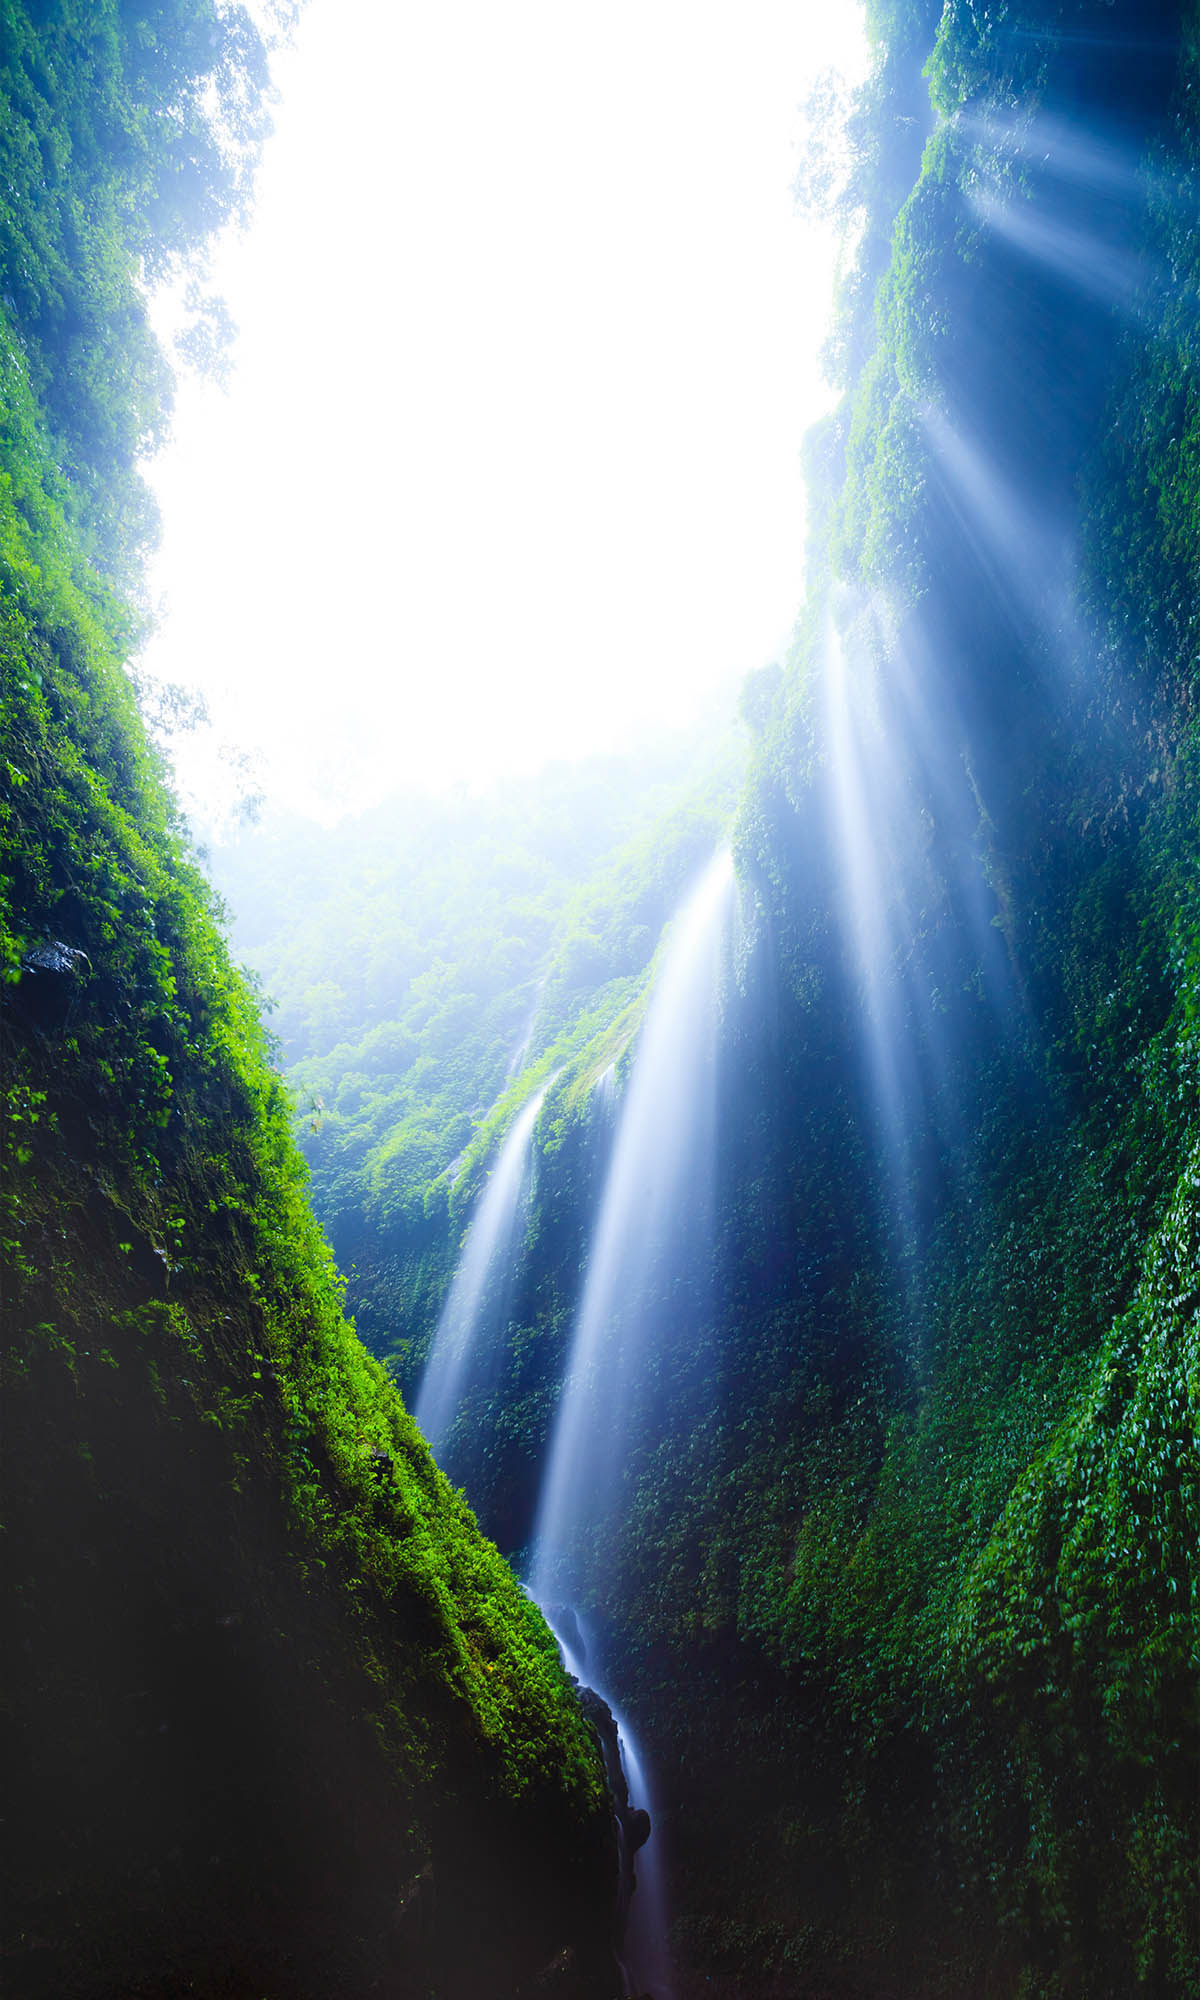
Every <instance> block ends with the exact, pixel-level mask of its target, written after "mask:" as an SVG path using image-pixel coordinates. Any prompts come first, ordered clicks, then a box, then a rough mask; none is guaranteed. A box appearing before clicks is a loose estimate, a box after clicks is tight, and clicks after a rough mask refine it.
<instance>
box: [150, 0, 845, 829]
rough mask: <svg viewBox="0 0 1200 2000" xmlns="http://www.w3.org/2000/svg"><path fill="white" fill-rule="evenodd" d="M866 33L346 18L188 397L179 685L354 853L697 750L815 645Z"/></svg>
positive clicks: (787, 23) (550, 6)
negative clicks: (565, 762)
mask: <svg viewBox="0 0 1200 2000" xmlns="http://www.w3.org/2000/svg"><path fill="white" fill-rule="evenodd" d="M863 60H864V58H863V52H862V45H861V27H860V22H859V17H858V12H857V9H856V7H855V6H854V5H853V4H852V0H824V4H818V0H721V4H713V3H712V0H710V4H704V0H686V4H685V0H606V4H605V5H604V6H598V5H594V4H593V5H591V6H587V7H585V6H584V5H583V4H582V0H506V4H504V5H502V6H501V5H497V4H496V0H400V3H399V4H397V0H310V4H309V6H308V8H307V11H306V13H305V15H304V16H303V18H302V21H301V25H300V28H299V30H298V33H297V38H296V43H295V46H294V47H293V48H292V49H290V50H289V51H287V52H286V53H285V54H284V55H283V56H282V57H281V58H280V61H279V64H278V67H277V77H278V82H279V84H280V87H281V91H282V100H281V102H280V104H279V106H278V107H277V113H276V132H275V137H274V139H273V140H272V141H271V143H270V145H269V147H268V151H267V155H266V158H265V160H264V163H263V169H262V173H261V177H260V183H259V196H258V203H257V210H256V215H255V219H254V223H253V226H252V228H251V230H250V232H249V234H248V235H247V236H246V237H244V238H243V239H241V240H239V241H234V242H231V243H229V244H228V245H226V246H225V247H224V248H223V250H222V253H221V256H220V258H219V260H218V264H217V283H218V286H219V289H221V290H222V291H223V293H224V295H225V297H226V298H227V300H228V302H229V304H230V306H231V308H232V311H233V314H234V317H235V319H236V320H237V322H238V324H239V327H240V329H241V333H240V338H239V341H238V344H237V348H236V350H235V358H236V372H235V376H234V380H233V384H232V387H231V389H230V391H229V392H228V393H227V394H223V393H222V392H221V391H220V390H218V389H216V388H213V387H212V386H210V385H204V384H201V383H197V382H196V381H194V380H189V381H185V382H184V383H182V384H181V388H180V394H179V401H178V409H177V418H176V425H175V441H174V444H173V446H172V447H171V448H170V449H169V450H168V451H167V452H166V453H164V454H163V456H162V457H161V458H160V459H159V460H158V461H157V462H156V464H155V465H154V466H153V468H152V469H151V470H152V478H153V482H154V485H155V487H156V490H157V492H158V496H159V500H160V504H161V507H162V511H163V517H164V534H163V543H162V549H161V553H160V556H159V558H158V560H157V562H156V564H155V567H154V570H153V572H152V576H151V588H152V590H153V592H154V593H155V595H156V596H158V597H160V598H161V599H162V600H163V601H164V608H165V618H164V622H163V625H162V629H161V631H160V634H159V636H158V637H157V638H156V640H155V641H154V643H153V645H152V647H151V649H150V652H149V654H148V659H147V664H148V665H149V666H150V667H151V668H152V670H153V671H154V672H156V673H159V674H162V675H164V676H165V677H166V678H168V679H172V680H179V681H183V682H185V683H187V684H189V685H194V686H198V687H200V688H202V689H203V690H204V692H205V693H206V695H207V698H208V702H209V707H210V710H211V713H212V716H213V721H214V725H215V730H214V732H212V733H211V734H202V735H201V736H200V737H198V738H197V739H195V740H194V741H193V742H191V743H190V744H189V743H186V742H185V743H184V744H183V745H182V746H181V749H180V752H179V755H178V762H179V765H180V774H181V779H182V781H183V784H184V789H185V792H186V791H187V790H189V789H190V790H192V791H194V792H198V793H199V794H201V795H202V796H208V795H210V794H211V793H212V792H213V791H214V788H218V786H219V781H218V780H217V779H216V777H215V776H214V775H213V774H214V771H215V769H216V768H217V767H216V766H215V764H214V762H213V757H214V749H215V745H216V742H217V740H218V739H221V740H224V741H226V742H232V743H234V744H236V745H238V746H239V747H240V748H242V749H245V750H249V751H251V752H261V753H262V757H263V763H262V770H261V777H262V780H263V781H264V783H265V785H266V789H267V790H268V793H269V794H270V795H271V797H272V798H274V799H276V800H277V801H279V802H280V803H283V804H287V805H290V806H293V807H295V808H297V809H300V810H307V811H316V812H318V813H319V814H321V816H331V815H332V814H336V812H337V811H338V810H339V809H341V808H344V807H345V806H346V805H363V804H366V803H369V802H370V801H373V800H375V799H377V798H379V797H382V796H384V795H385V794H386V793H388V792H390V791H395V790H398V789H402V788H403V789H408V788H412V787H414V786H415V787H425V788H434V789H442V788H445V787H450V786H455V785H459V784H467V785H469V786H476V785H481V784H486V783H487V782H488V781H489V779H491V778H493V777H495V776H498V775H502V774H509V773H513V772H519V771H522V770H529V769H533V768H536V767H537V766H539V765H540V764H542V763H544V762H546V761H547V760H549V759H552V758H556V757H561V756H570V755H572V754H582V753H586V752H588V751H591V750H595V749H602V748H608V747H612V746H614V745H616V744H618V743H620V742H623V741H626V740H629V739H630V738H631V737H633V736H635V735H639V734H640V735H645V733H646V732H647V730H649V729H653V728H657V727H662V726H663V725H664V724H672V723H675V722H676V721H685V720H688V719H690V718H691V717H692V716H693V715H695V714H696V713H697V712H698V711H699V710H700V709H701V708H702V707H704V706H706V705H707V704H708V703H709V702H711V700H712V694H713V690H714V688H716V687H718V686H719V685H721V684H723V683H726V684H727V683H728V682H729V681H730V679H731V677H734V676H736V677H737V678H739V679H740V677H741V675H742V674H744V673H745V672H747V671H748V670H749V669H751V668H753V667H756V666H760V665H761V664H763V662H764V661H766V660H768V659H770V658H772V657H774V656H775V655H776V654H777V653H778V652H779V650H780V648H781V647H782V645H783V644H784V643H785V641H786V638H787V635H788V633H789V631H790V628H791V625H792V622H793V620H794V617H795V614H796V611H797V609H798V608H799V604H800V600H801V595H802V590H803V577H802V544H803V496H802V486H801V479H800V466H799V447H800V441H801V438H802V435H803V432H804V430H805V428H806V427H807V425H808V424H809V423H810V422H812V420H813V419H814V417H815V416H817V415H819V414H820V412H821V411H822V410H823V409H824V408H827V407H828V403H829V396H828V392H827V391H826V390H825V389H824V387H823V385H822V383H821V380H820V375H819V368H818V363H817V352H818V349H819V346H820V343H821V340H822V339H823V337H824V332H825V327H826V320H827V314H828V307H829V293H830V284H831V271H832V249H831V246H830V245H829V244H828V243H827V242H826V241H823V240H822V239H821V238H820V237H819V236H818V235H817V234H816V233H815V232H814V231H813V230H811V229H810V228H809V227H808V226H807V225H806V224H805V223H804V222H802V221H801V220H800V219H799V218H798V217H797V215H796V214H795V212H794V207H793V199H792V193H791V187H792V182H793V180H794V178H795V174H796V170H797V145H798V141H799V138H800V132H801V119H800V115H799V108H798V107H799V105H800V103H801V101H802V99H803V98H804V97H805V95H806V93H807V91H808V89H809V86H810V84H811V82H812V80H813V78H814V77H815V76H816V74H817V73H818V72H820V71H821V70H823V69H825V68H827V67H829V66H830V65H836V66H838V67H840V68H842V69H843V70H845V71H847V72H848V73H850V74H856V73H857V72H858V70H859V69H860V67H861V65H862V62H863Z"/></svg>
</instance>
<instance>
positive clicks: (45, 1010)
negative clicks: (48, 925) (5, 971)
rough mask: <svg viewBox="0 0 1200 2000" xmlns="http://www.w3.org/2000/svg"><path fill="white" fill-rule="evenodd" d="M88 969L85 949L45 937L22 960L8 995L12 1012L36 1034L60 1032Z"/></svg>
mask: <svg viewBox="0 0 1200 2000" xmlns="http://www.w3.org/2000/svg"><path fill="white" fill-rule="evenodd" d="M91 969H92V961H91V959H90V958H89V957H88V955H87V953H86V951H80V950H78V949H77V947H76V946H75V945H71V944H64V943H63V942H62V940H61V939H59V938H47V939H46V941H45V943H44V944H39V945H35V946H34V948H33V950H32V951H30V952H27V953H26V954H25V957H24V959H23V960H22V962H21V977H20V978H19V980H18V981H17V983H16V985H15V987H13V988H12V989H11V996H10V997H11V1000H12V1005H13V1008H14V1010H15V1012H16V1013H17V1014H19V1015H20V1017H21V1019H22V1020H23V1021H24V1022H25V1023H26V1025H27V1026H28V1027H31V1028H34V1029H36V1031H37V1032H38V1033H39V1034H41V1035H61V1034H62V1033H63V1032H64V1030H65V1029H66V1028H67V1026H68V1025H69V1023H70V1019H71V1015H72V1014H73V1012H74V1010H75V1005H76V1002H77V1000H78V998H79V994H80V991H81V988H82V986H83V982H84V979H85V978H86V977H87V975H88V973H90V972H91Z"/></svg>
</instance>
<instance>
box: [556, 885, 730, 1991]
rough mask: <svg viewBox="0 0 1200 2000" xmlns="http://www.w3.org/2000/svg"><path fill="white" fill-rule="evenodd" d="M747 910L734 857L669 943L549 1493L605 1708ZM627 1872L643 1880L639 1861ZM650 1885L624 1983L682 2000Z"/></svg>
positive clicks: (623, 1722)
mask: <svg viewBox="0 0 1200 2000" xmlns="http://www.w3.org/2000/svg"><path fill="white" fill-rule="evenodd" d="M734 895H735V877H734V870H733V861H732V857H731V856H730V854H729V853H728V852H724V851H723V852H721V853H719V854H718V855H716V856H715V858H714V859H713V861H712V862H711V863H710V864H709V866H708V867H707V868H706V869H705V871H704V873H703V875H702V876H701V877H700V880H699V881H698V883H697V884H696V886H695V887H694V889H693V890H692V892H691V894H690V896H689V897H688V899H687V901H686V902H685V904H684V906H683V908H682V910H681V912H680V914H679V917H678V918H677V920H676V923H675V926H674V929H673V931H672V933H671V936H670V939H669V941H668V945H667V949H666V953H665V956H664V958H663V962H662V965H661V968H660V970H659V974H658V978H657V980H656V982H655V986H654V990H653V993H652V996H651V1001H650V1006H649V1010H648V1012H647V1015H646V1020H645V1024H644V1026H643V1029H642V1033H641V1037H640V1040H639V1043H638V1048H637V1054H636V1057H635V1060H634V1065H633V1073H632V1076H631V1078H630V1081H629V1085H628V1089H627V1091H626V1093H625V1097H624V1100H623V1102H622V1104H621V1108H620V1113H619V1119H618V1124H617V1131H616V1137H615V1140H614V1144H613V1152H612V1159H611V1164H610V1166H609V1169H608V1175H607V1179H606V1183H605V1188H604V1194H603V1197H602V1200H601V1204H600V1211H599V1216H598V1219H597V1223H596V1229H595V1234H594V1236H593V1239H592V1247H591V1251H590V1254H589V1258H588V1266H587V1276H586V1280H585V1284H584V1290H583V1296H582V1299H581V1301H580V1305H579V1310H578V1313H577V1316H576V1320H575V1328H574V1332H573V1335H572V1341H571V1349H570V1357H569V1361H568V1366H567V1374H566V1380H565V1383H564V1387H563V1392H562V1398H561V1401H560V1403H559V1408H558V1415H557V1419H556V1422H555V1426H554V1431H553V1435H552V1438H551V1442H550V1450H549V1454H548V1458H547V1462H546V1471H545V1475H544V1478H543V1482H542V1491H541V1497H540V1501H539V1506H538V1513H537V1522H536V1528H535V1533H534V1544H533V1551H534V1552H533V1563H532V1569H531V1574H530V1578H529V1590H530V1593H531V1595H532V1596H533V1597H534V1598H535V1599H536V1601H537V1602H538V1604H539V1605H540V1606H541V1609H542V1611H543V1613H544V1614H545V1615H546V1618H547V1622H548V1623H549V1624H550V1626H551V1629H552V1630H553V1631H554V1632H555V1636H556V1637H557V1639H558V1641H559V1644H560V1646H561V1647H562V1650H563V1656H564V1659H565V1661H566V1663H567V1666H568V1669H569V1670H570V1671H572V1672H574V1673H575V1674H576V1676H577V1678H580V1679H585V1678H586V1680H587V1681H588V1682H589V1683H590V1685H591V1686H592V1688H593V1690H594V1691H595V1692H596V1693H597V1694H601V1690H600V1689H599V1688H597V1686H596V1678H597V1676H596V1668H597V1666H598V1667H599V1668H600V1669H601V1671H602V1670H603V1661H602V1660H600V1661H594V1659H593V1649H591V1648H589V1650H588V1654H587V1658H586V1661H584V1660H581V1659H579V1657H578V1640H577V1635H578V1634H579V1632H580V1630H581V1626H580V1620H579V1614H578V1611H577V1609H576V1608H575V1607H576V1605H577V1603H578V1601H579V1599H580V1598H588V1597H592V1596H595V1595H596V1594H597V1592H598V1590H602V1578H601V1576H600V1574H599V1566H598V1562H597V1556H596V1543H595V1533H596V1530H597V1528H598V1527H599V1525H600V1524H602V1523H603V1521H604V1519H605V1517H606V1516H610V1515H611V1511H612V1508H613V1505H614V1503H615V1501H616V1499H617V1496H618V1490H619V1476H620V1471H621V1467H622V1464H623V1449H622V1447H623V1440H624V1436H625V1432H626V1430H627V1427H628V1423H629V1420H630V1415H631V1412H632V1410H633V1409H634V1407H635V1406H636V1405H637V1403H638V1400H639V1394H640V1393H644V1385H645V1374H646V1367H647V1363H648V1362H649V1361H650V1360H651V1359H652V1357H653V1355H654V1351H655V1348H656V1345H657V1342H658V1339H659V1335H660V1309H661V1301H662V1300H663V1299H664V1298H665V1297H667V1296H668V1294H669V1292H670V1290H671V1288H672V1285H673V1282H674V1280H675V1279H676V1278H677V1277H678V1275H679V1274H680V1273H681V1272H683V1271H685V1270H687V1269H688V1267H689V1264H692V1265H694V1264H695V1263H696V1261H697V1259H698V1258H699V1256H700V1255H701V1254H703V1255H704V1256H707V1253H708V1249H709V1244H710V1239H711V1202H712V1176H713V1168H714V1158H715V1141H716V1053H717V1031H718V1025H719V1000H720V985H721V973H722V967H723V963H724V956H725V943H726V938H727V935H728V931H729V926H730V920H731V915H732V911H733V906H734ZM567 1606H569V1607H571V1608H570V1609H566V1607H567ZM601 1699H602V1700H603V1701H604V1702H606V1703H607V1706H608V1708H609V1709H610V1710H611V1712H612V1716H613V1719H614V1721H615V1723H616V1726H617V1731H618V1733H619V1739H620V1753H621V1762H622V1767H623V1772H624V1778H625V1781H626V1783H627V1785H628V1790H629V1806H630V1808H631V1813H630V1814H627V1815H624V1816H622V1820H621V1824H622V1836H623V1841H624V1843H625V1846H626V1848H627V1849H629V1848H631V1847H632V1846H633V1845H641V1841H642V1840H644V1839H645V1829H643V1828H642V1827H641V1826H640V1825H631V1823H630V1821H631V1818H632V1819H636V1815H637V1812H638V1809H642V1810H644V1811H645V1812H646V1813H648V1814H649V1817H650V1824H651V1827H652V1825H653V1819H654V1801H653V1797H652V1792H651V1781H650V1778H649V1775H648V1771H647V1768H646V1760H645V1758H644V1756H643V1753H642V1750H641V1747H640V1745H639V1743H638V1741H637V1738H636V1736H635V1734H634V1731H633V1729H632V1728H631V1726H630V1723H629V1721H628V1718H627V1717H626V1716H625V1715H623V1714H622V1713H620V1712H619V1711H618V1710H617V1709H616V1708H615V1707H614V1705H613V1703H612V1702H611V1701H610V1700H609V1698H608V1696H607V1695H603V1694H601ZM639 1835H640V1836H641V1838H640V1839H639ZM622 1861H623V1868H625V1869H628V1870H629V1871H630V1878H631V1880H632V1852H628V1851H627V1852H626V1853H624V1854H623V1857H622ZM637 1876H638V1881H637V1894H636V1896H634V1897H633V1898H632V1902H631V1904H630V1908H629V1923H628V1930H627V1933H626V1940H625V1955H626V1977H627V1980H628V1981H629V1985H630V1990H631V1992H634V1993H640V1992H643V1991H647V1992H650V1993H652V1994H653V1995H654V2000H670V1994H671V1990H672V1977H671V1967H670V1959H669V1954H668V1948H667V1930H668V1915H667V1906H666V1887H665V1870H664V1868H663V1859H662V1843H661V1840H659V1841H658V1842H655V1841H654V1840H653V1839H651V1840H650V1841H649V1844H648V1845H646V1847H645V1849H644V1852H643V1853H642V1854H641V1856H640V1859H639V1862H638V1869H637Z"/></svg>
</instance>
